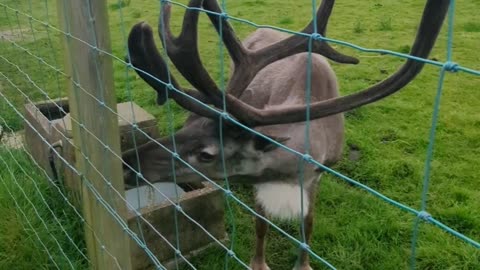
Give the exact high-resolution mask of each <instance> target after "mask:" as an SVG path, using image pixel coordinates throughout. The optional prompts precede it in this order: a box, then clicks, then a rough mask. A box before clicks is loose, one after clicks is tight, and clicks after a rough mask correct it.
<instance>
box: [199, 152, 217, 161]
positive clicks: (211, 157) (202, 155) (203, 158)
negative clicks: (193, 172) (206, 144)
mask: <svg viewBox="0 0 480 270" xmlns="http://www.w3.org/2000/svg"><path fill="white" fill-rule="evenodd" d="M198 159H199V160H200V161H201V162H211V161H213V160H214V159H215V155H212V154H210V153H208V152H200V154H199V155H198Z"/></svg>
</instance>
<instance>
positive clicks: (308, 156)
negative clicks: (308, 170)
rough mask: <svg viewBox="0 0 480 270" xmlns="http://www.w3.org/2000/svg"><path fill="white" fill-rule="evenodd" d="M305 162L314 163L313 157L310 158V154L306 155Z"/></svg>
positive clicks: (304, 156)
mask: <svg viewBox="0 0 480 270" xmlns="http://www.w3.org/2000/svg"><path fill="white" fill-rule="evenodd" d="M302 158H303V160H305V161H306V162H310V163H311V162H312V160H313V158H312V156H310V155H309V154H305V155H303V156H302Z"/></svg>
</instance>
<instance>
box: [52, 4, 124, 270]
mask: <svg viewBox="0 0 480 270" xmlns="http://www.w3.org/2000/svg"><path fill="white" fill-rule="evenodd" d="M57 7H58V16H59V20H60V24H61V26H62V29H63V31H65V32H66V33H69V34H67V35H64V37H63V39H64V47H65V70H66V72H67V74H68V75H69V76H71V78H72V79H73V81H74V82H72V81H69V94H68V96H69V100H70V102H69V103H70V113H71V117H72V119H76V121H72V127H73V138H74V143H75V145H76V147H77V150H76V152H75V157H76V164H75V166H76V168H78V170H79V171H80V172H81V173H82V177H81V180H80V178H79V181H82V203H83V215H84V218H85V222H87V223H88V224H89V225H90V227H91V228H92V229H93V231H94V232H92V230H89V229H88V230H87V229H86V230H85V233H86V236H85V237H86V242H87V248H88V254H89V257H90V260H91V263H92V267H94V269H118V267H119V266H120V268H121V269H131V262H130V259H131V257H130V249H129V238H128V235H127V233H126V232H125V231H124V229H123V227H122V226H123V225H121V224H120V223H119V221H118V220H116V219H115V218H114V217H113V216H112V214H111V213H109V211H108V210H107V208H106V206H105V204H108V205H109V206H110V207H111V208H112V209H113V211H114V212H115V213H117V214H118V217H120V219H122V220H123V221H125V223H124V224H127V223H126V213H127V212H126V205H125V202H124V201H123V200H122V199H121V198H120V197H119V195H118V194H117V193H116V192H115V191H114V189H115V190H117V191H119V192H120V194H122V195H121V196H124V195H125V194H124V184H123V174H122V166H121V161H120V160H119V159H118V158H117V157H116V156H115V155H114V154H113V153H112V152H111V151H113V152H115V153H117V154H118V155H120V138H119V130H118V120H117V116H116V115H115V114H114V113H112V112H111V111H110V110H113V111H116V101H115V91H114V86H113V65H112V58H111V57H110V56H108V55H105V54H104V53H101V52H100V50H103V51H106V52H111V48H110V33H109V29H108V27H109V25H108V14H107V1H106V0H73V1H72V0H57ZM70 34H71V35H70ZM74 37H75V38H74ZM77 38H78V39H80V40H82V41H84V42H86V43H88V44H90V45H91V46H89V45H87V44H85V43H82V42H80V41H79V40H77ZM75 82H76V83H75ZM77 83H78V84H77ZM99 101H100V102H99ZM107 107H108V108H107ZM77 122H79V123H81V124H78V123H77ZM95 137H96V138H95ZM97 138H98V139H100V140H101V142H99V141H98V139H97ZM105 146H107V147H105ZM84 155H85V156H86V157H84ZM93 190H94V191H95V193H94V192H92V191H93ZM99 197H101V199H100V200H99V199H98V198H99ZM97 239H99V240H100V241H101V243H99V241H98V240H97Z"/></svg>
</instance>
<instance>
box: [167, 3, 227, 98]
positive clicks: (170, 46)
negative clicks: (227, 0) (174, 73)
mask: <svg viewBox="0 0 480 270" xmlns="http://www.w3.org/2000/svg"><path fill="white" fill-rule="evenodd" d="M202 2H203V0H191V1H190V3H189V4H188V7H189V9H187V10H186V11H185V15H184V19H183V25H182V30H181V33H180V35H179V36H178V37H174V36H173V35H172V33H171V31H170V12H171V5H170V4H168V3H162V12H161V16H160V18H159V22H158V33H159V35H160V39H161V40H162V42H163V43H164V44H163V46H164V47H165V48H166V50H167V54H168V56H169V57H170V59H171V60H172V62H173V64H174V65H175V67H176V68H177V69H178V71H179V72H180V73H181V74H182V75H183V77H184V78H185V79H186V80H187V81H188V82H190V83H191V84H192V85H193V87H195V88H196V89H198V90H199V91H200V92H202V93H204V94H205V95H207V96H208V97H209V98H210V99H211V101H212V103H213V104H214V105H215V106H221V104H222V99H221V95H222V93H221V91H220V89H219V88H218V86H217V84H216V83H215V82H214V81H213V79H212V78H211V77H210V75H209V74H208V72H207V71H206V70H205V67H204V66H203V64H202V61H201V60H200V55H199V53H198V45H197V24H198V13H199V12H198V10H195V9H198V8H200V7H201V5H202Z"/></svg>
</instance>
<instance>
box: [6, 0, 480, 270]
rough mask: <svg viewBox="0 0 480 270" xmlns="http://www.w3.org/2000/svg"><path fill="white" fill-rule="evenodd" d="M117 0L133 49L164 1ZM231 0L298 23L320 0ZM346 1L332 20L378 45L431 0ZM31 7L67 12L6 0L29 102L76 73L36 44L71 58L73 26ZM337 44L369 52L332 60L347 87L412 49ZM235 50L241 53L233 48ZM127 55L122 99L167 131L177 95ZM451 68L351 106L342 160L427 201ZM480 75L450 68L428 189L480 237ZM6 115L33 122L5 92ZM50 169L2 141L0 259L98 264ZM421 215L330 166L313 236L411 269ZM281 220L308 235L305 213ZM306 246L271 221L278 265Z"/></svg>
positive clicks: (119, 47) (251, 11)
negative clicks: (133, 36) (143, 74)
mask: <svg viewBox="0 0 480 270" xmlns="http://www.w3.org/2000/svg"><path fill="white" fill-rule="evenodd" d="M108 2H109V12H110V31H111V38H112V46H113V48H112V50H113V54H114V55H116V56H119V57H120V58H123V56H124V55H125V54H126V51H125V38H126V35H127V34H128V30H129V28H130V27H131V26H132V25H133V24H134V23H136V22H139V21H147V22H149V23H150V24H151V25H155V24H156V21H157V18H158V5H159V4H158V1H152V0H133V1H119V0H109V1H108ZM183 2H186V1H182V3H183ZM226 2H227V3H226V7H227V11H228V13H229V14H230V15H231V16H235V17H238V18H243V19H247V20H250V21H253V22H255V23H258V24H268V25H273V26H278V27H283V28H288V29H291V30H300V29H301V28H302V27H303V26H304V25H305V24H306V23H308V21H309V18H311V14H312V10H311V1H308V0H302V1H273V0H248V1H247V0H244V1H226ZM317 2H320V1H317ZM337 2H338V3H336V6H335V8H334V12H333V15H332V17H331V19H330V22H329V27H328V32H327V35H328V36H329V37H331V38H335V39H340V40H345V41H348V42H351V43H354V44H357V45H360V46H362V47H367V48H382V49H388V50H393V51H397V52H402V53H407V52H408V51H409V49H410V46H411V44H412V41H413V38H414V35H415V31H416V29H417V25H418V23H419V19H420V15H421V11H422V9H423V4H424V1H414V0H405V1H393V0H385V1H360V0H343V1H337ZM456 2H457V5H456V15H455V24H454V35H453V59H454V61H455V62H457V63H458V64H460V65H462V66H465V67H469V68H472V69H476V70H480V64H479V63H480V53H479V52H478V51H477V50H478V45H479V40H480V23H479V22H478V9H479V8H480V1H479V0H468V1H467V0H459V1H456ZM119 3H125V4H119ZM7 6H8V8H7ZM119 6H123V8H122V9H119ZM10 8H13V9H18V10H20V11H22V12H20V13H16V12H14V11H12V10H11V9H10ZM23 13H29V14H32V16H33V17H34V18H36V19H38V20H41V21H47V20H48V22H49V23H50V24H52V25H54V26H56V25H58V23H57V18H56V1H53V0H45V1H26V0H0V36H3V38H1V39H0V72H1V74H0V91H2V94H4V95H5V96H6V97H7V99H8V100H9V101H10V102H11V103H12V104H14V106H16V107H17V108H18V109H21V106H22V104H23V103H24V101H25V96H24V95H22V93H21V92H20V91H22V92H23V93H25V94H26V95H27V96H28V99H31V100H33V101H37V100H43V99H45V98H46V97H45V93H47V94H48V97H49V98H55V97H61V96H65V95H66V93H65V90H64V89H65V78H63V77H62V76H61V75H59V74H58V73H57V72H55V70H53V69H52V68H49V67H47V66H46V65H45V64H44V63H42V62H40V61H39V59H38V58H35V57H33V56H32V55H34V56H37V57H39V58H41V59H44V60H45V62H47V63H49V64H51V65H52V66H55V67H59V68H61V67H62V64H63V59H62V44H61V43H60V33H58V32H57V31H55V30H54V29H52V28H46V27H45V26H43V25H41V24H40V23H38V22H36V21H34V20H31V21H30V20H29V19H28V17H26V16H24V15H23ZM182 14H183V9H182V8H179V7H175V8H174V9H173V14H172V20H173V22H172V25H173V27H174V28H175V29H178V28H179V26H180V22H181V15H182ZM232 23H233V26H234V27H235V30H236V31H237V33H238V34H239V36H240V38H244V37H246V36H247V35H248V34H249V33H251V32H252V31H254V30H255V29H254V28H253V27H252V26H248V25H244V24H240V23H236V22H232ZM155 28H156V27H155ZM199 32H200V33H199V39H200V41H199V42H200V49H201V53H202V60H203V61H204V63H205V65H206V66H207V67H208V69H209V71H210V73H211V74H212V75H213V76H214V77H215V78H216V79H220V71H219V66H220V65H219V62H220V61H219V57H218V37H217V35H216V33H215V31H214V29H213V28H212V27H211V26H210V25H209V21H208V19H207V18H206V16H204V15H202V16H201V23H200V30H199ZM13 42H14V43H13ZM158 44H159V43H158ZM446 45H447V39H446V25H445V26H444V27H443V29H442V33H441V35H440V37H439V39H438V41H437V44H436V46H435V49H434V51H433V52H432V54H431V58H432V59H437V60H439V61H444V60H445V58H446ZM22 48H25V49H27V50H28V52H30V53H26V52H24V51H23V49H22ZM336 48H338V49H339V50H341V51H342V52H345V53H347V54H350V55H354V56H356V57H358V58H359V59H360V61H361V63H360V64H359V65H357V66H348V65H340V64H335V63H333V64H332V65H333V68H334V70H335V71H336V73H337V77H338V80H339V83H340V86H341V88H340V89H341V92H342V93H343V94H347V93H351V92H355V91H358V90H360V89H363V88H366V87H367V86H369V85H372V84H374V83H376V82H378V81H380V80H382V79H383V78H385V77H386V76H388V74H391V73H392V72H393V71H394V70H396V68H397V67H399V66H400V65H401V64H402V60H401V59H399V58H396V57H393V56H388V55H378V54H368V53H361V52H358V51H355V50H353V49H350V48H345V47H340V46H336ZM223 61H225V62H224V63H225V64H226V66H227V67H228V58H227V57H225V59H223ZM114 67H115V74H114V77H115V87H116V94H117V100H118V101H119V102H120V101H125V100H130V99H133V100H134V101H135V102H136V103H138V104H139V105H141V106H142V107H143V108H145V109H147V110H148V111H149V112H151V113H152V114H153V115H155V116H156V117H157V118H158V119H159V121H158V122H159V128H160V130H161V131H162V132H163V134H166V133H167V131H168V123H167V113H166V110H165V108H159V107H157V106H156V105H155V98H154V93H153V91H152V90H151V89H149V87H148V86H147V85H146V84H145V83H144V82H143V81H142V80H141V79H140V78H138V76H136V74H134V73H133V72H132V71H128V73H127V71H126V68H125V65H124V64H123V63H121V62H119V61H114ZM439 71H440V70H439V68H438V67H432V66H426V67H425V69H424V70H423V72H422V73H421V74H420V75H419V76H418V77H417V79H416V80H415V81H414V82H412V83H411V84H410V85H409V86H408V87H406V88H405V89H404V90H402V91H401V92H400V93H398V94H395V95H394V96H392V97H390V98H388V99H385V100H383V101H381V102H378V103H376V104H373V105H369V106H367V107H363V108H360V109H357V110H354V111H352V112H349V113H348V114H347V121H346V129H347V134H346V137H347V143H346V145H345V154H344V159H343V160H342V161H341V162H340V163H339V164H338V165H337V166H336V167H335V169H336V170H338V171H340V172H341V173H343V174H345V175H347V176H350V177H351V178H353V179H355V180H358V181H359V182H361V183H363V184H366V185H368V186H370V187H372V188H374V189H376V190H378V191H379V192H381V193H383V194H385V195H387V196H388V197H390V198H392V199H395V200H397V201H399V202H402V203H404V204H406V205H408V206H410V207H412V208H415V209H418V208H419V207H420V198H421V192H422V183H423V174H424V164H425V157H426V149H427V144H428V134H429V129H430V126H431V115H432V110H433V102H434V96H435V93H436V88H437V84H438V75H439ZM27 75H28V76H27ZM175 75H176V78H177V79H180V78H181V77H180V76H179V75H178V74H177V73H175ZM181 82H182V83H183V85H186V82H184V81H181ZM479 85H480V78H479V77H475V76H473V75H468V74H466V73H462V72H459V73H449V74H447V75H446V77H445V83H444V91H443V96H442V101H441V108H440V116H439V123H438V128H437V139H436V143H435V151H434V159H433V162H432V167H431V168H432V174H431V177H430V188H429V193H428V201H427V203H428V207H427V210H428V212H429V213H431V214H432V215H433V216H434V217H435V218H437V219H438V220H440V221H441V222H443V223H445V224H446V225H448V226H450V227H451V228H453V229H455V230H457V231H459V232H461V233H463V234H465V235H467V236H469V237H471V238H472V239H475V240H477V241H479V240H480V188H479V187H480V177H479V171H480V170H479V169H478V168H480V161H479V159H478V156H479V155H480V117H479V115H478V111H477V110H478V107H479V106H480V94H479V93H478V89H479ZM172 107H173V110H174V115H175V123H174V126H175V128H178V127H180V126H181V125H182V123H183V121H184V119H185V116H186V114H185V113H184V112H183V111H182V110H181V109H180V108H179V107H177V106H172ZM0 125H2V126H3V127H4V129H5V130H7V131H8V130H10V129H11V130H13V131H17V130H20V129H21V128H22V126H23V124H22V119H21V116H19V115H18V114H17V113H16V112H15V111H14V110H13V109H12V108H11V107H10V106H9V105H8V104H7V102H6V101H5V100H4V99H3V98H1V97H0ZM352 148H354V149H356V151H359V153H360V158H359V159H358V160H351V159H349V154H350V151H351V150H350V149H352ZM43 178H44V175H43V173H42V172H41V171H39V170H38V168H37V167H36V165H35V164H34V163H32V162H31V160H30V159H29V158H28V156H27V155H26V154H25V153H23V151H19V150H9V149H7V148H6V147H4V146H3V145H2V144H0V216H1V217H2V218H1V219H0V269H32V266H33V265H35V266H36V267H35V268H36V269H52V268H55V265H54V264H52V262H56V263H58V264H59V265H61V267H60V269H69V268H71V265H73V266H74V268H75V269H83V268H85V267H86V265H88V262H86V260H85V259H84V258H83V257H82V252H84V250H83V246H84V245H83V243H82V241H81V236H82V225H81V224H80V221H79V217H78V216H77V215H76V214H75V212H74V210H73V209H72V208H71V207H67V206H65V203H64V201H63V197H62V194H61V193H60V192H59V190H56V189H52V188H51V187H50V186H49V185H48V184H46V181H43ZM32 180H36V181H32ZM34 183H38V186H37V185H35V184H34ZM22 190H23V191H22ZM234 190H235V194H236V195H237V196H239V197H240V198H241V199H242V200H244V201H246V202H248V203H250V204H251V203H252V200H251V190H250V189H249V188H248V187H235V188H234ZM26 198H29V199H30V200H31V203H30V202H29V201H28V200H27V199H26ZM232 205H233V216H234V219H233V221H232V220H230V219H229V220H228V224H229V225H230V226H229V230H230V231H231V228H232V226H233V225H234V226H235V235H230V236H231V237H232V236H233V240H234V250H235V252H236V254H237V255H238V256H239V258H241V259H242V260H243V261H245V262H247V263H248V262H249V260H250V256H251V255H252V254H253V253H252V252H253V243H254V231H253V230H254V228H253V226H252V224H253V223H252V222H253V218H252V216H251V215H249V214H248V213H247V212H246V211H245V210H243V209H242V208H241V207H240V206H238V205H236V204H234V203H233V204H232ZM33 206H35V207H33ZM49 208H50V209H53V210H52V211H50V209H49ZM55 217H56V218H55ZM414 218H415V217H414V216H412V215H411V214H408V213H405V212H403V211H401V210H399V209H397V208H395V207H394V206H392V205H389V204H387V203H385V202H383V201H381V200H379V199H378V198H376V197H374V196H372V195H370V194H368V193H367V192H365V191H363V190H361V189H359V188H356V187H353V186H351V185H349V184H347V183H346V182H344V181H343V180H340V179H337V178H334V177H332V176H325V177H324V178H323V182H322V184H321V186H320V189H319V195H318V198H317V213H316V220H315V230H314V235H313V239H312V244H311V247H312V249H313V250H314V251H315V252H316V253H317V254H319V255H320V256H321V257H323V258H325V259H326V260H327V261H329V262H330V263H332V264H333V265H334V266H336V267H337V268H338V269H405V268H408V267H409V264H410V250H411V237H412V227H413V222H414ZM42 222H45V225H46V226H44V225H43V223H42ZM279 225H280V226H281V227H282V228H284V229H285V230H286V231H287V232H289V233H291V234H293V235H295V236H298V235H299V233H298V230H297V229H298V226H295V225H292V224H286V223H285V224H284V223H282V224H279ZM65 232H66V233H65ZM69 237H70V238H71V239H70V238H69ZM418 239H419V240H418V244H417V267H418V269H480V250H479V249H476V248H475V247H472V246H471V245H468V244H466V243H464V242H463V241H461V240H459V239H457V238H455V237H453V236H451V235H449V234H447V233H445V232H444V231H442V230H440V229H439V228H437V227H435V226H433V225H431V224H421V225H420V233H419V238H418ZM72 242H74V243H76V245H77V248H76V247H75V245H72ZM42 245H45V247H44V246H42ZM47 250H48V251H47ZM81 251H82V252H81ZM49 253H50V255H49ZM296 253H297V252H296V247H295V246H294V245H293V244H292V243H291V242H290V241H289V240H288V239H286V238H285V237H284V236H281V235H280V234H279V233H278V232H275V231H270V234H269V238H268V247H267V254H268V263H269V265H270V267H271V268H272V269H275V270H276V269H280V270H282V269H291V268H292V266H293V264H294V261H295V259H296ZM49 256H51V257H52V258H53V260H52V259H49ZM313 261H314V262H313V263H312V267H313V268H314V269H323V267H324V266H323V265H322V263H320V262H316V261H315V260H313ZM224 263H225V252H224V251H223V250H221V249H220V248H211V249H209V250H207V252H205V253H204V254H202V255H200V256H199V257H197V258H195V259H193V260H192V264H193V265H195V267H197V269H224ZM229 266H230V267H229V269H243V268H242V267H241V266H240V265H239V264H238V263H236V262H235V261H233V260H230V262H229Z"/></svg>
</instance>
